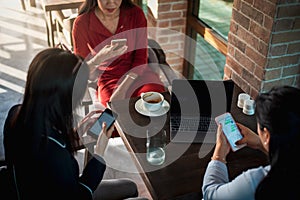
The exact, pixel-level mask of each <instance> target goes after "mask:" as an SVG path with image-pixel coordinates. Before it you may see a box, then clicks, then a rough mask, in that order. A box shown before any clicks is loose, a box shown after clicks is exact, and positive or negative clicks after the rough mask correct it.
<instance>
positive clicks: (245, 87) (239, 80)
mask: <svg viewBox="0 0 300 200" xmlns="http://www.w3.org/2000/svg"><path fill="white" fill-rule="evenodd" d="M232 80H233V81H234V82H235V83H236V84H237V85H238V86H239V87H240V88H241V89H242V90H243V91H244V92H246V93H248V94H249V91H250V86H249V84H248V83H247V81H245V80H244V79H242V78H241V77H240V76H239V75H237V74H235V73H233V74H232Z"/></svg>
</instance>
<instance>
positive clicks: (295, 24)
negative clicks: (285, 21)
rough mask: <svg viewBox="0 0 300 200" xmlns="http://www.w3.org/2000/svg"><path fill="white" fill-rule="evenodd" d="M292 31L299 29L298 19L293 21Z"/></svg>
mask: <svg viewBox="0 0 300 200" xmlns="http://www.w3.org/2000/svg"><path fill="white" fill-rule="evenodd" d="M293 29H294V30H296V29H300V18H297V19H295V22H294V27H293Z"/></svg>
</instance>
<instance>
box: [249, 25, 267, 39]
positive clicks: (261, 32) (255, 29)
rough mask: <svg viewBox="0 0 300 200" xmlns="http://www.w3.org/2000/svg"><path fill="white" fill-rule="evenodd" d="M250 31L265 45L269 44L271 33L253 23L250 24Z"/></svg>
mask: <svg viewBox="0 0 300 200" xmlns="http://www.w3.org/2000/svg"><path fill="white" fill-rule="evenodd" d="M250 31H251V32H252V33H253V34H254V35H255V36H256V37H258V38H259V39H261V40H262V41H264V42H265V43H269V40H270V34H271V31H270V30H267V29H265V28H263V27H262V26H261V25H260V24H257V23H255V22H251V23H250Z"/></svg>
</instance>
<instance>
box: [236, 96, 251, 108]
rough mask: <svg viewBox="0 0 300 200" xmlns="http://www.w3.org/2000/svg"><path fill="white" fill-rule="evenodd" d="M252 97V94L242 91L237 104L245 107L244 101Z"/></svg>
mask: <svg viewBox="0 0 300 200" xmlns="http://www.w3.org/2000/svg"><path fill="white" fill-rule="evenodd" d="M248 99H250V95H249V94H247V93H240V94H239V96H238V102H237V106H238V107H239V108H243V107H244V102H245V101H246V100H248Z"/></svg>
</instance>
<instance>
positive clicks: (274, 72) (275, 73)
mask: <svg viewBox="0 0 300 200" xmlns="http://www.w3.org/2000/svg"><path fill="white" fill-rule="evenodd" d="M281 72H282V68H276V69H271V70H267V71H266V75H265V80H272V79H278V78H280V77H281Z"/></svg>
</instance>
